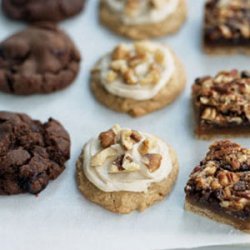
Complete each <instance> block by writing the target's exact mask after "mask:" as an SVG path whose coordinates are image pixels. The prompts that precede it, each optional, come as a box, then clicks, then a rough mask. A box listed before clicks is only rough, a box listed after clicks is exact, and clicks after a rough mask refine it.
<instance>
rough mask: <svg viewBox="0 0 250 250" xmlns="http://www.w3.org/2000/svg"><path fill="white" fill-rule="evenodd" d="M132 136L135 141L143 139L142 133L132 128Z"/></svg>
mask: <svg viewBox="0 0 250 250" xmlns="http://www.w3.org/2000/svg"><path fill="white" fill-rule="evenodd" d="M130 137H131V138H132V139H133V140H134V141H135V142H139V141H141V139H142V136H141V135H140V133H139V132H138V131H136V130H132V133H131V135H130Z"/></svg>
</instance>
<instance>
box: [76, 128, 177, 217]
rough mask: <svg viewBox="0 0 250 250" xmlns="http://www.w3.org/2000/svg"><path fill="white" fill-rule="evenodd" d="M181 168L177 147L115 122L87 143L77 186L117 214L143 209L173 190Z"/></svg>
mask: <svg viewBox="0 0 250 250" xmlns="http://www.w3.org/2000/svg"><path fill="white" fill-rule="evenodd" d="M178 168H179V167H178V161H177V156H176V154H175V152H174V150H173V149H172V148H171V147H169V146H168V145H166V144H165V143H164V142H163V141H162V140H160V139H159V138H157V137H155V136H153V135H150V134H147V133H142V132H138V131H135V130H131V129H123V128H120V127H119V126H118V125H115V126H114V127H113V128H112V129H110V130H108V131H105V132H102V133H101V134H100V135H99V137H98V138H94V139H91V140H90V141H89V142H88V143H87V144H86V145H85V146H84V148H83V151H82V154H81V155H80V157H79V159H78V162H77V180H78V187H79V189H80V191H81V192H82V193H83V195H84V196H85V197H86V198H87V199H89V200H90V201H92V202H94V203H96V204H99V205H100V206H102V207H104V208H106V209H108V210H110V211H112V212H114V213H121V214H126V213H130V212H132V211H134V210H138V211H143V210H144V209H146V208H147V207H149V206H151V205H153V204H154V203H156V202H157V201H161V200H162V199H164V198H165V197H166V196H167V195H168V194H169V193H170V191H171V189H172V187H173V185H174V183H175V181H176V178H177V175H178Z"/></svg>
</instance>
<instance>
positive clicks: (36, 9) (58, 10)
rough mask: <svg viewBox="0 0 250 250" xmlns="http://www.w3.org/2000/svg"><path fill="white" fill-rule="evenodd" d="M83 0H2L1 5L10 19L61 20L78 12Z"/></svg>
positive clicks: (32, 20)
mask: <svg viewBox="0 0 250 250" xmlns="http://www.w3.org/2000/svg"><path fill="white" fill-rule="evenodd" d="M84 3H85V0H53V1H52V0H3V1H2V7H3V10H4V12H5V13H6V15H7V16H8V17H10V18H12V19H17V20H24V21H28V22H34V21H54V22H57V21H61V20H64V19H66V18H69V17H71V16H74V15H76V14H78V13H80V12H81V11H82V9H83V7H84Z"/></svg>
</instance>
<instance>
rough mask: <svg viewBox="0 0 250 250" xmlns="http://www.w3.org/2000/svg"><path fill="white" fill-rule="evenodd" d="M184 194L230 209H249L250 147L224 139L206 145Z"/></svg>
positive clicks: (233, 210)
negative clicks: (205, 151) (207, 149)
mask: <svg viewBox="0 0 250 250" xmlns="http://www.w3.org/2000/svg"><path fill="white" fill-rule="evenodd" d="M185 191H186V194H187V197H190V198H192V197H193V198H194V197H196V199H198V200H199V201H202V200H203V201H204V200H205V202H207V203H214V204H215V205H216V204H217V203H218V205H219V206H220V207H221V208H224V209H227V210H231V211H232V212H238V211H242V210H244V211H246V212H249V211H250V210H249V209H250V149H245V148H241V147H240V145H238V144H236V143H232V142H230V141H228V140H225V141H219V142H216V143H214V144H213V145H211V146H210V148H209V152H208V154H207V155H206V158H205V159H204V160H203V161H201V163H200V165H199V166H197V167H196V168H195V169H194V170H193V172H192V174H191V175H190V179H189V181H188V183H187V185H186V188H185Z"/></svg>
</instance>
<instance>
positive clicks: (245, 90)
mask: <svg viewBox="0 0 250 250" xmlns="http://www.w3.org/2000/svg"><path fill="white" fill-rule="evenodd" d="M192 98H193V105H194V109H195V115H196V119H197V123H198V124H197V125H198V127H197V130H196V132H197V134H198V135H202V134H213V132H214V133H217V132H220V133H221V134H223V133H227V132H229V133H232V134H237V133H240V132H242V133H243V132H248V133H250V72H248V71H242V72H239V71H237V70H232V71H222V72H219V73H218V74H217V75H216V76H215V77H211V76H206V77H202V78H198V79H196V80H195V83H194V85H193V87H192Z"/></svg>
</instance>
